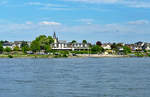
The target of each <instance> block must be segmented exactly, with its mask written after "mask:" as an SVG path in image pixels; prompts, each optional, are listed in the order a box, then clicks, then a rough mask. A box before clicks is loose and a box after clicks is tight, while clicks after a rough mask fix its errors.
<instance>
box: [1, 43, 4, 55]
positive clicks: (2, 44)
mask: <svg viewBox="0 0 150 97" xmlns="http://www.w3.org/2000/svg"><path fill="white" fill-rule="evenodd" d="M3 50H4V49H3V44H2V43H1V42H0V53H2V52H3Z"/></svg>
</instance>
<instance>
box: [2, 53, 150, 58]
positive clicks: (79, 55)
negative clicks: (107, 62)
mask: <svg viewBox="0 0 150 97" xmlns="http://www.w3.org/2000/svg"><path fill="white" fill-rule="evenodd" d="M86 57H91V58H119V57H120V58H121V57H148V56H130V55H104V54H90V55H89V54H77V55H75V56H72V55H36V54H0V58H86Z"/></svg>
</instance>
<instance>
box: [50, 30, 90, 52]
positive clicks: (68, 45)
mask: <svg viewBox="0 0 150 97" xmlns="http://www.w3.org/2000/svg"><path fill="white" fill-rule="evenodd" d="M53 39H54V43H53V44H52V49H53V50H72V51H74V50H77V51H80V50H89V44H88V43H72V42H67V41H65V40H59V39H58V37H57V36H56V33H55V32H54V34H53Z"/></svg>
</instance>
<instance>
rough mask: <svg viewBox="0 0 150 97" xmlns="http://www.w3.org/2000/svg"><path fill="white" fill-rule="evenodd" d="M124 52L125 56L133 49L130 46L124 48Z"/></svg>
mask: <svg viewBox="0 0 150 97" xmlns="http://www.w3.org/2000/svg"><path fill="white" fill-rule="evenodd" d="M123 52H124V53H125V54H128V53H131V48H130V47H128V46H123Z"/></svg>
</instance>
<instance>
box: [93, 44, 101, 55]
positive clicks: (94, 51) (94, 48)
mask: <svg viewBox="0 0 150 97" xmlns="http://www.w3.org/2000/svg"><path fill="white" fill-rule="evenodd" d="M91 51H92V52H93V53H102V52H104V48H102V47H101V46H99V45H94V46H93V47H92V48H91Z"/></svg>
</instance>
